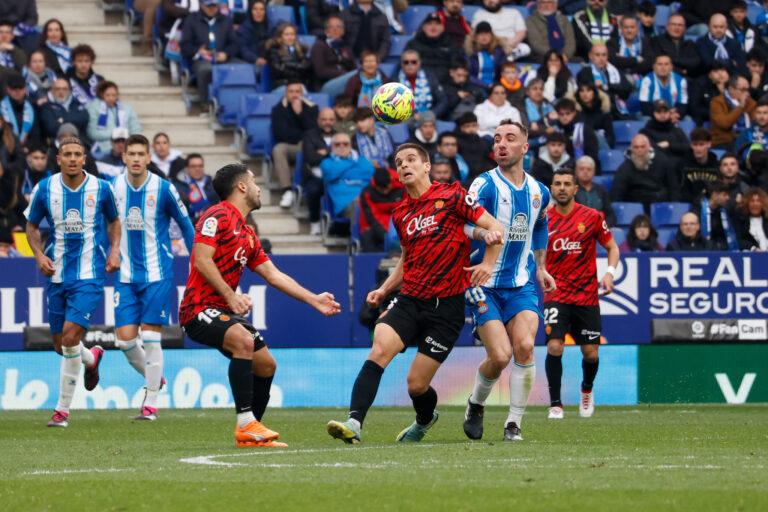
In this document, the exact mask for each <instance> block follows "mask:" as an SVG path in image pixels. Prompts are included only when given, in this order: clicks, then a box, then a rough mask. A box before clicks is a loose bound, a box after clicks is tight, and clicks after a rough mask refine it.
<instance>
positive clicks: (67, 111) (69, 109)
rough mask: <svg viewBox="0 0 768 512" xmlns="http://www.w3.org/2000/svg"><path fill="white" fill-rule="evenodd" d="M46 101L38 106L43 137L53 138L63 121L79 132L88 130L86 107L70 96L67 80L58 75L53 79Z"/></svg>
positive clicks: (70, 91)
mask: <svg viewBox="0 0 768 512" xmlns="http://www.w3.org/2000/svg"><path fill="white" fill-rule="evenodd" d="M47 99H48V101H47V102H46V103H44V104H43V105H42V106H41V107H40V121H41V123H42V130H43V138H44V139H46V140H53V139H55V138H56V133H58V131H59V128H60V127H61V125H63V124H64V123H72V124H73V125H75V126H76V127H77V129H78V131H79V132H80V133H85V132H86V131H87V130H88V109H87V108H86V107H85V105H83V104H82V103H80V102H79V101H77V99H75V97H74V96H72V90H71V89H70V87H69V81H68V80H67V79H66V78H62V77H59V78H57V79H55V80H54V81H53V87H51V91H50V92H49V93H48V98H47Z"/></svg>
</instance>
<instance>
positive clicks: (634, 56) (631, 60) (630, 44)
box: [607, 16, 653, 83]
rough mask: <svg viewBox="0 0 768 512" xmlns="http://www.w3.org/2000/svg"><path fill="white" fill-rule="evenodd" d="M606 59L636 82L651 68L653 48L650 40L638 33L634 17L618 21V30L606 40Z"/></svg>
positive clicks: (637, 24) (637, 25)
mask: <svg viewBox="0 0 768 512" xmlns="http://www.w3.org/2000/svg"><path fill="white" fill-rule="evenodd" d="M607 46H608V59H609V60H610V61H611V63H612V64H613V65H614V66H616V67H617V68H618V69H619V71H621V72H622V73H624V74H625V75H627V77H628V78H629V79H630V81H631V82H632V83H637V82H638V81H639V80H640V78H641V77H642V75H645V74H646V73H648V72H649V71H650V70H651V66H652V64H653V49H652V48H651V40H650V39H649V38H648V37H646V36H643V35H641V34H640V28H639V23H638V21H637V19H636V18H632V17H630V16H626V17H624V18H622V19H621V21H620V22H619V30H618V32H614V36H613V37H611V39H610V40H609V41H608V44H607Z"/></svg>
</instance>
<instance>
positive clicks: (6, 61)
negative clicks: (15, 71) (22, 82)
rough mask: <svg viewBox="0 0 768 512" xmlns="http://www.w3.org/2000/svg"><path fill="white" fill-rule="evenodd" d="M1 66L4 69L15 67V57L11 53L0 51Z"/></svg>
mask: <svg viewBox="0 0 768 512" xmlns="http://www.w3.org/2000/svg"><path fill="white" fill-rule="evenodd" d="M0 66H2V67H4V68H12V67H15V64H14V62H13V55H11V52H2V51H0Z"/></svg>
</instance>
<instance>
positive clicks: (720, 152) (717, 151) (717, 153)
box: [712, 148, 726, 160]
mask: <svg viewBox="0 0 768 512" xmlns="http://www.w3.org/2000/svg"><path fill="white" fill-rule="evenodd" d="M712 152H713V153H714V154H715V156H716V157H717V159H718V160H720V159H721V158H723V155H725V153H726V150H724V149H714V148H712Z"/></svg>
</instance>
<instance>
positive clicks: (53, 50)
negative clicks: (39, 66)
mask: <svg viewBox="0 0 768 512" xmlns="http://www.w3.org/2000/svg"><path fill="white" fill-rule="evenodd" d="M40 49H41V50H43V52H44V53H45V64H46V65H47V66H48V67H49V68H51V69H52V70H53V71H54V72H55V73H56V74H57V75H59V76H61V75H64V74H65V73H66V72H67V71H69V68H70V67H71V66H72V49H71V48H70V47H69V42H68V41H67V32H66V31H65V30H64V25H63V24H62V23H61V21H59V20H57V19H56V18H51V19H49V20H48V21H46V22H45V25H43V30H42V34H41V35H40Z"/></svg>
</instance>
